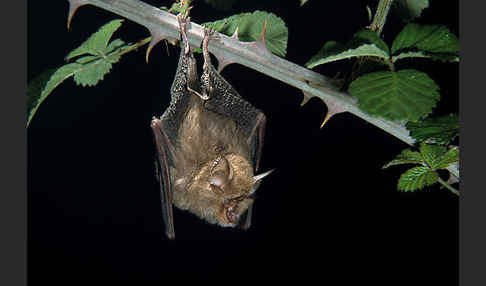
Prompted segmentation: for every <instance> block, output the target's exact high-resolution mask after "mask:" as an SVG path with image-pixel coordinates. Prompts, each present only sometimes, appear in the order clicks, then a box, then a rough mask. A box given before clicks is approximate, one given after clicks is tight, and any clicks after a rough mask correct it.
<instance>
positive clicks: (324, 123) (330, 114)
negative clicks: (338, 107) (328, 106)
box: [319, 112, 335, 129]
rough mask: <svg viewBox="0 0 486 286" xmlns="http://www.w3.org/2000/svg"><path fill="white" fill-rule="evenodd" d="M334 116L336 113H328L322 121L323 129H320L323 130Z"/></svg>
mask: <svg viewBox="0 0 486 286" xmlns="http://www.w3.org/2000/svg"><path fill="white" fill-rule="evenodd" d="M334 114H335V113H331V112H327V114H326V116H325V117H324V120H323V121H322V124H321V127H319V129H322V127H324V125H326V123H327V121H329V119H331V117H332V116H333V115H334Z"/></svg>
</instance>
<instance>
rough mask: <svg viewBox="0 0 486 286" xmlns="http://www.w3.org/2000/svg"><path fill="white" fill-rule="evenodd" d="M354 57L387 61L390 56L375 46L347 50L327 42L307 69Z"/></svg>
mask: <svg viewBox="0 0 486 286" xmlns="http://www.w3.org/2000/svg"><path fill="white" fill-rule="evenodd" d="M353 57H379V58H384V59H386V58H387V57H388V54H387V53H386V52H384V51H383V50H381V49H379V48H378V47H376V45H374V44H364V45H362V46H360V47H358V48H356V49H347V48H346V47H345V46H343V45H342V44H339V43H337V42H333V41H330V42H327V43H326V44H325V45H324V46H323V47H322V48H321V50H320V51H319V52H318V53H317V54H316V55H315V56H313V57H312V58H311V59H310V60H309V61H308V62H307V63H306V66H307V68H310V69H311V68H314V67H316V66H318V65H322V64H325V63H330V62H334V61H339V60H344V59H349V58H353Z"/></svg>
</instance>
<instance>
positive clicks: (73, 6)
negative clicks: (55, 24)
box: [67, 0, 88, 31]
mask: <svg viewBox="0 0 486 286" xmlns="http://www.w3.org/2000/svg"><path fill="white" fill-rule="evenodd" d="M86 4H88V3H87V2H85V1H83V0H69V13H68V20H67V29H68V31H69V29H70V28H71V20H72V18H73V15H74V13H76V11H77V10H78V8H79V7H81V6H83V5H86Z"/></svg>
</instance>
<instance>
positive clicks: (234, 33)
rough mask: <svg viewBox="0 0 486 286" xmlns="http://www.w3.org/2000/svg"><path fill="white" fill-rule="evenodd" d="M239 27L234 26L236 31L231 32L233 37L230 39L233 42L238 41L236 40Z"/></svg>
mask: <svg viewBox="0 0 486 286" xmlns="http://www.w3.org/2000/svg"><path fill="white" fill-rule="evenodd" d="M239 27H240V26H236V29H235V31H234V32H233V35H231V38H232V39H235V40H239V38H238V29H239Z"/></svg>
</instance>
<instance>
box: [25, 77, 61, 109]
mask: <svg viewBox="0 0 486 286" xmlns="http://www.w3.org/2000/svg"><path fill="white" fill-rule="evenodd" d="M56 70H57V68H51V69H48V70H46V71H44V72H42V73H41V74H39V75H38V76H36V77H35V78H33V79H32V80H31V81H30V82H29V84H28V85H27V114H29V113H30V111H31V110H32V108H34V106H35V104H36V103H37V101H38V100H39V97H40V95H41V93H42V90H43V89H44V87H45V86H46V84H47V82H48V81H49V79H50V78H51V76H52V74H54V73H55V72H56Z"/></svg>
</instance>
